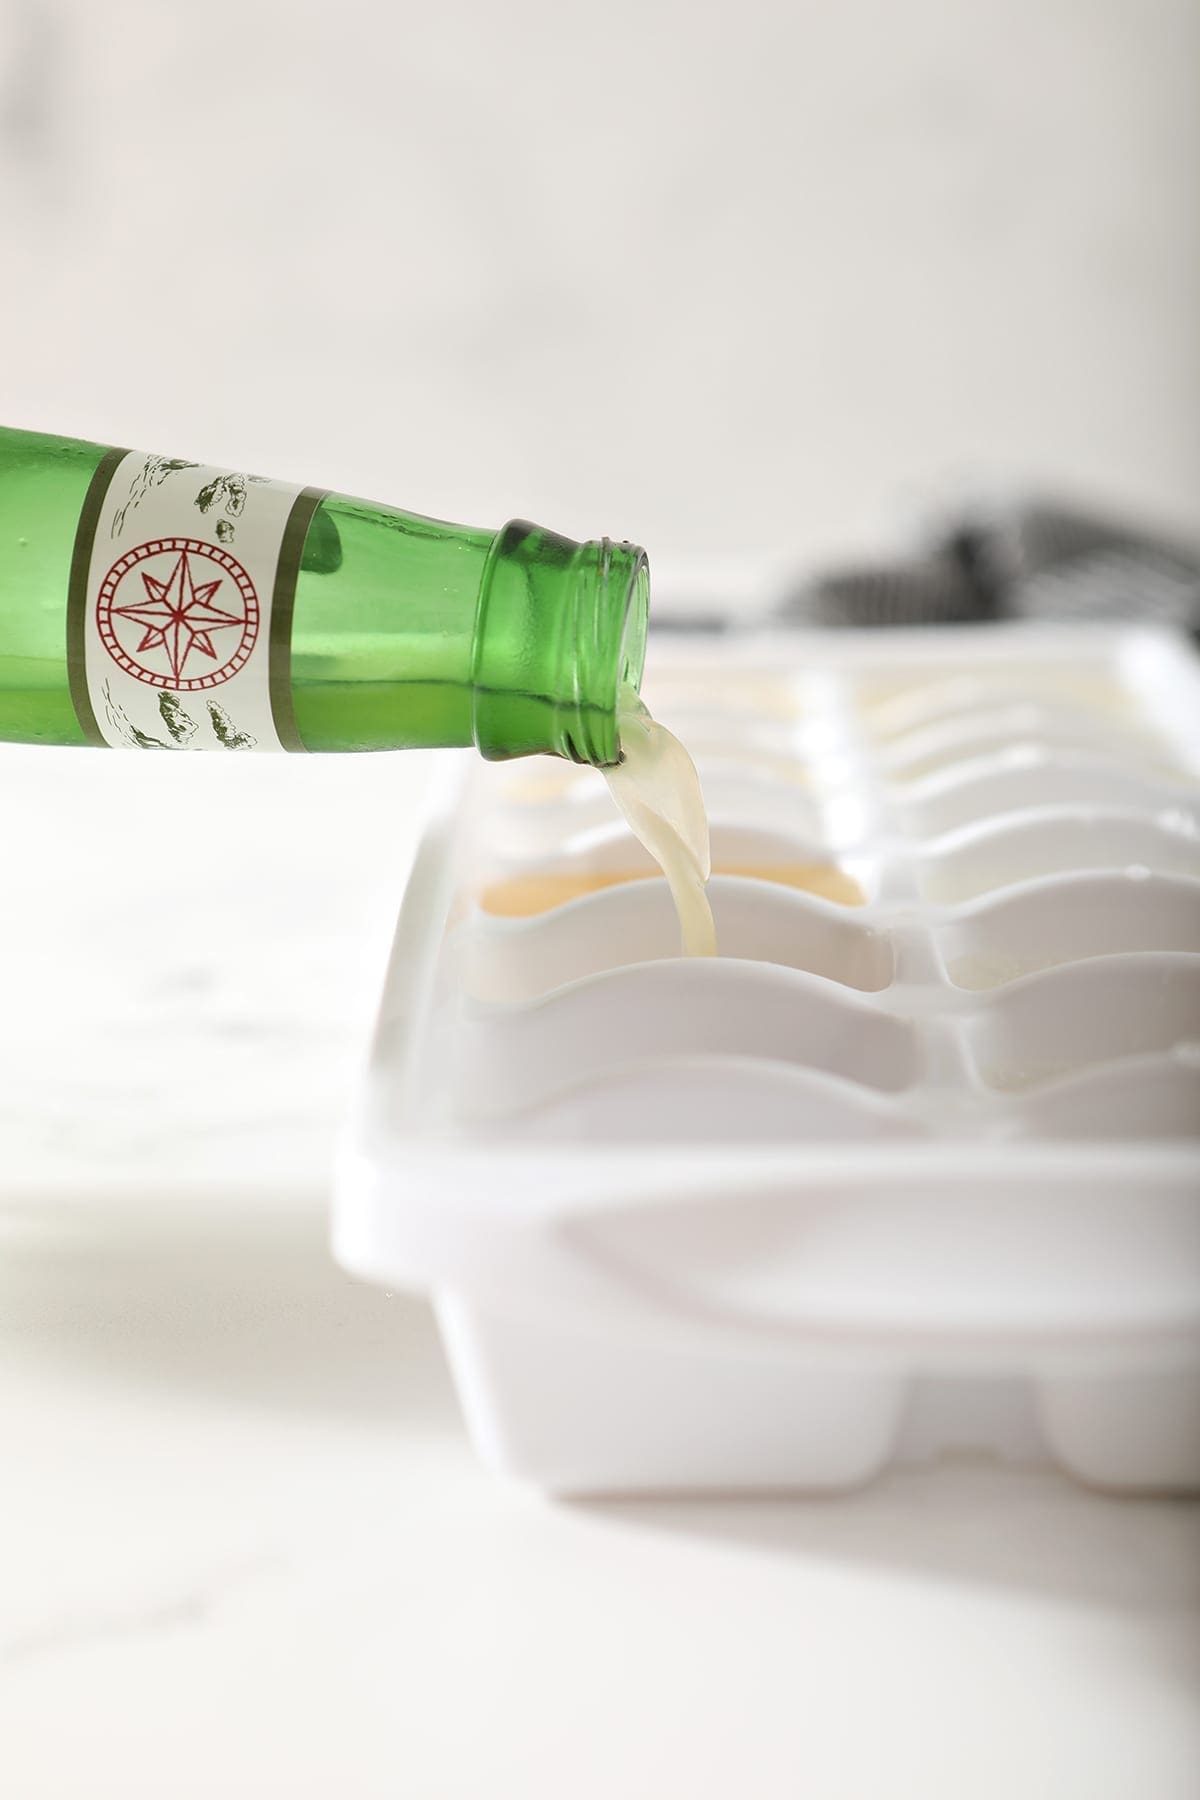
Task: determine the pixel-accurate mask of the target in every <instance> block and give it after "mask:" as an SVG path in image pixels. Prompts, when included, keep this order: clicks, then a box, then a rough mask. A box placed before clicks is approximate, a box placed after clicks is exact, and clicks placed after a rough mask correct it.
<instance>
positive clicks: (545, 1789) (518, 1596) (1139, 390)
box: [0, 0, 1200, 1800]
mask: <svg viewBox="0 0 1200 1800" xmlns="http://www.w3.org/2000/svg"><path fill="white" fill-rule="evenodd" d="M1198 85H1200V14H1198V10H1197V8H1196V6H1195V5H1194V4H1191V3H1187V0H1145V3H1142V4H1137V5H1134V4H1126V3H1125V0H1007V3H1006V4H1001V3H1000V0H981V3H979V4H970V3H969V0H963V3H962V4H953V3H952V0H910V3H909V4H903V5H892V4H887V3H886V0H854V3H849V4H844V5H823V6H816V5H803V6H801V5H796V6H785V5H766V4H761V3H755V0H748V3H744V4H742V5H739V6H738V7H736V8H735V7H732V6H721V7H718V6H712V5H707V4H704V3H703V0H696V3H694V4H692V5H689V6H685V5H675V4H671V5H668V4H664V3H662V0H642V3H641V4H628V5H627V4H624V3H617V4H609V5H606V6H604V7H600V8H590V9H587V10H586V11H585V10H583V9H579V8H574V7H570V6H564V5H562V4H559V5H551V4H548V3H547V4H533V3H531V0H520V3H518V4H515V5H510V6H507V7H501V6H488V5H485V4H484V3H483V0H476V3H475V4H473V5H462V4H460V5H456V6H449V5H439V6H437V7H430V8H428V9H422V10H417V9H415V8H411V7H407V6H385V5H382V4H378V5H366V4H361V3H355V0H342V3H340V4H337V5H332V4H325V5H322V6H320V7H318V6H315V5H311V4H308V3H307V0H303V3H301V0H292V4H280V5H278V6H270V5H266V4H264V3H263V0H243V3H242V4H240V5H239V4H234V3H233V0H211V3H209V4H206V5H204V6H203V7H201V6H198V5H189V6H171V5H163V4H161V3H160V4H152V3H151V0H110V3H109V4H103V3H98V4H88V3H87V0H0V259H2V260H0V334H2V335H0V343H2V345H3V352H2V355H0V416H3V417H4V418H5V419H6V420H9V421H11V422H13V423H21V424H29V425H40V426H43V427H45V428H50V429H57V430H61V431H64V432H74V433H77V434H79V435H84V436H93V437H96V438H98V439H102V440H110V441H111V440H115V441H117V442H124V443H131V444H135V445H138V446H145V447H147V448H157V449H162V450H165V451H169V452H172V453H176V454H181V455H187V456H192V457H196V458H199V459H202V460H211V461H216V462H226V461H228V462H232V463H234V464H237V465H241V466H249V467H252V468H257V469H260V470H262V471H264V472H269V473H273V474H276V475H279V476H281V477H287V478H293V479H296V480H300V481H307V480H311V481H315V482H320V483H325V484H330V485H338V486H341V487H344V488H347V489H349V490H350V491H358V492H365V493H367V494H369V495H373V496H378V497H387V498H392V499H394V500H397V501H399V502H401V503H404V504H407V505H409V506H412V507H415V508H418V509H421V510H426V511H429V512H431V513H435V514H440V515H443V516H448V517H453V518H461V519H464V520H467V521H470V522H473V523H478V524H484V523H492V522H495V523H499V522H500V521H501V520H502V519H503V518H505V517H507V516H509V515H511V514H514V513H517V514H526V515H529V516H532V517H534V518H538V519H541V520H544V521H545V522H547V523H550V524H553V525H556V526H558V527H560V528H562V529H564V530H567V531H569V532H574V533H578V534H583V535H587V534H591V533H594V532H599V531H605V530H607V531H609V532H612V533H614V534H621V533H624V534H628V535H630V536H633V537H635V538H638V539H640V540H641V541H643V542H645V543H646V544H647V545H648V546H649V548H650V550H651V553H652V558H653V559H654V560H655V561H656V563H657V564H658V565H659V567H660V568H662V567H667V568H672V567H675V566H682V565H685V564H687V563H693V564H699V565H702V566H704V567H706V568H709V569H712V568H724V567H728V568H730V569H731V570H733V571H734V575H733V577H732V579H733V583H734V586H735V587H736V585H737V581H738V580H739V579H740V578H741V575H740V573H739V572H743V571H745V570H747V569H749V568H751V567H753V566H756V565H757V564H758V563H760V562H762V561H769V562H779V561H785V560H787V559H789V558H791V557H802V556H808V555H812V554H816V553H820V552H823V551H825V550H832V549H836V548H839V547H841V546H844V545H847V544H851V543H854V542H861V541H863V540H864V539H865V537H866V536H867V535H868V534H870V533H871V532H873V531H875V530H876V529H877V528H878V526H879V522H880V520H882V519H886V518H887V517H888V516H890V512H891V509H892V507H893V506H894V505H895V504H896V503H897V502H898V501H899V502H903V500H904V498H905V497H906V496H907V495H910V494H913V493H918V494H919V493H921V492H922V491H924V490H925V488H926V486H927V484H929V483H930V482H931V481H934V482H936V481H938V480H940V479H942V478H943V477H944V476H945V475H946V474H947V473H953V472H956V471H974V470H980V469H983V470H999V471H1000V472H1001V473H1012V474H1016V475H1020V476H1029V477H1032V478H1041V479H1045V480H1048V481H1051V482H1053V483H1055V484H1062V485H1065V486H1067V487H1070V488H1073V489H1076V490H1078V491H1080V492H1084V493H1091V494H1095V495H1097V496H1099V497H1100V498H1102V499H1105V498H1107V499H1112V500H1115V501H1118V502H1121V503H1124V504H1128V505H1130V506H1132V507H1135V508H1144V509H1146V510H1148V511H1149V512H1150V513H1151V514H1153V515H1155V516H1160V517H1162V518H1163V519H1164V520H1168V521H1170V522H1172V523H1179V524H1183V525H1185V526H1188V525H1194V522H1195V494H1196V491H1197V484H1198V480H1200V429H1198V425H1197V420H1198V419H1200V408H1198V407H1197V399H1198V398H1200V367H1198V364H1200V333H1198V332H1197V330H1196V320H1197V318H1198V317H1200V254H1198V249H1197V234H1198V232H1200V207H1198V206H1197V204H1196V191H1195V190H1196V170H1197V168H1198V167H1200V140H1198V133H1200V126H1198V123H1197V120H1198V118H1200V113H1198V111H1197V107H1196V99H1197V92H1196V90H1197V86H1198ZM235 769H236V774H237V780H236V783H235V782H234V780H233V779H232V776H233V772H234V770H235ZM422 773H423V771H422V769H421V765H420V762H419V759H405V758H399V759H392V758H383V759H373V760H372V761H371V762H370V764H369V765H368V764H365V763H358V764H354V765H350V764H346V763H337V762H335V761H333V760H331V761H330V762H329V763H322V764H317V763H315V762H314V763H308V762H304V761H302V760H300V759H295V760H291V759H283V758H280V759H277V760H276V759H271V758H262V759H256V760H255V762H254V765H253V768H250V769H248V768H247V766H246V764H245V763H240V762H239V763H238V764H236V765H230V764H228V763H225V762H223V761H222V760H221V759H219V758H211V759H207V758H197V759H183V758H178V759H176V758H170V759H166V758H164V759H155V758H150V757H147V758H137V757H130V758H120V759H116V758H112V759H106V758H103V757H96V758H91V757H84V758H81V757H79V756H78V755H77V754H76V753H72V752H67V753H61V754H60V753H55V752H50V751H45V752H37V751H22V750H10V751H6V752H4V754H3V756H2V757H0V802H2V805H3V834H4V855H5V864H4V872H3V884H2V886H0V982H2V985H3V1005H4V1022H3V1029H2V1030H0V1233H2V1243H3V1255H2V1257H0V1445H2V1446H3V1449H2V1450H0V1526H2V1529H0V1785H2V1786H3V1788H4V1791H5V1792H6V1793H9V1792H11V1793H12V1794H13V1795H15V1796H20V1800H43V1797H44V1800H75V1797H76V1796H81V1797H82V1796H86V1797H87V1800H93V1797H95V1796H108V1795H113V1796H120V1800H141V1797H142V1796H145V1797H146V1800H150V1797H153V1800H161V1796H163V1795H164V1794H170V1795H171V1796H172V1800H190V1797H191V1796H196V1797H197V1800H200V1797H201V1796H203V1797H204V1800H211V1796H212V1795H213V1794H214V1793H229V1794H233V1795H237V1796H243V1795H244V1796H247V1797H253V1800H259V1797H260V1796H262V1795H265V1794H271V1795H274V1794H281V1795H282V1794H286V1795H287V1796H288V1797H289V1800H307V1797H308V1796H312V1797H313V1800H318V1797H320V1800H325V1797H326V1796H328V1795H330V1794H332V1793H337V1794H339V1795H344V1796H346V1797H347V1800H368V1797H369V1800H374V1796H377V1795H378V1796H381V1797H383V1796H388V1797H389V1800H391V1797H393V1796H399V1795H404V1796H406V1797H407V1796H410V1795H411V1796H414V1797H417V1796H419V1797H420V1800H426V1796H431V1797H433V1796H436V1797H440V1796H453V1797H455V1800H458V1797H459V1796H462V1797H467V1796H470V1797H474V1796H479V1795H492V1794H504V1795H521V1796H536V1797H537V1800H541V1797H542V1796H545V1797H546V1800H551V1797H552V1800H560V1797H562V1796H565V1795H569V1796H570V1797H571V1800H593V1797H595V1800H601V1797H604V1800H608V1797H609V1796H616V1795H620V1796H622V1797H623V1800H624V1797H626V1796H629V1797H632V1800H643V1797H644V1800H665V1797H668V1796H675V1795H679V1796H686V1797H687V1800H710V1797H711V1800H727V1797H728V1796H731V1795H742V1794H745V1795H753V1796H755V1797H756V1800H758V1797H760V1796H762V1797H766V1800H775V1796H780V1797H782V1796H792V1795H800V1794H804V1795H809V1794H811V1795H814V1796H819V1797H820V1800H827V1797H828V1800H840V1797H841V1796H845V1797H846V1800H862V1797H863V1796H871V1800H875V1797H876V1796H879V1797H885V1796H886V1797H888V1800H890V1797H891V1796H908V1795H913V1796H920V1800H940V1797H941V1796H946V1797H947V1800H950V1797H953V1800H962V1797H963V1796H966V1795H970V1796H971V1797H972V1800H992V1797H993V1796H994V1797H995V1800H1001V1797H1003V1800H1011V1796H1013V1795H1020V1796H1022V1800H1074V1797H1075V1796H1078V1797H1079V1800H1127V1797H1128V1796H1129V1795H1131V1794H1135V1793H1136V1794H1145V1795H1147V1796H1149V1795H1153V1796H1154V1800H1183V1797H1184V1796H1185V1795H1187V1796H1190V1795H1192V1794H1194V1792H1195V1781H1196V1770H1197V1767H1198V1766H1200V1730H1198V1728H1197V1721H1196V1714H1195V1708H1194V1701H1193V1696H1194V1693H1195V1690H1196V1685H1197V1673H1198V1671H1197V1659H1196V1648H1195V1645H1196V1630H1195V1622H1196V1621H1195V1612H1196V1597H1197V1586H1198V1574H1200V1571H1198V1568H1197V1549H1196V1542H1197V1533H1196V1530H1195V1516H1194V1511H1193V1510H1192V1509H1190V1508H1186V1507H1181V1506H1178V1505H1170V1504H1167V1503H1155V1502H1130V1503H1113V1502H1110V1501H1106V1500H1102V1499H1100V1498H1097V1497H1090V1496H1088V1495H1086V1494H1083V1493H1082V1492H1080V1491H1078V1490H1075V1489H1073V1488H1071V1487H1069V1486H1068V1485H1067V1484H1065V1483H1060V1482H1058V1481H1057V1480H1056V1479H1054V1478H1053V1477H1052V1476H1050V1475H1049V1474H1043V1473H1038V1472H1032V1471H1001V1470H996V1469H992V1468H988V1467H986V1466H974V1465H960V1466H950V1467H946V1468H942V1469H934V1470H925V1471H917V1472H912V1473H907V1474H897V1475H893V1476H891V1477H889V1478H887V1479H885V1480H884V1481H883V1482H882V1483H880V1484H878V1485H876V1486H875V1487H873V1488H872V1489H870V1490H868V1491H867V1492H865V1493H863V1494H862V1495H859V1496H856V1497H852V1498H849V1499H846V1500H840V1501H829V1502H820V1503H813V1504H803V1503H796V1502H779V1503H776V1504H755V1505H751V1506H737V1505H730V1504H718V1503H705V1504H703V1505H699V1506H687V1505H683V1504H674V1503H673V1504H670V1505H658V1506H656V1505H654V1504H652V1503H639V1504H632V1503H631V1504H629V1505H627V1506H624V1507H619V1508H614V1507H600V1508H586V1507H572V1508H552V1507H548V1506H546V1505H544V1504H543V1503H541V1502H540V1501H538V1500H537V1499H536V1498H534V1497H532V1496H528V1495H525V1494H522V1493H519V1492H513V1491H510V1490H508V1489H506V1488H504V1487H503V1486H501V1485H499V1484H496V1483H494V1482H491V1481H489V1480H488V1479H486V1478H484V1477H483V1476H482V1475H481V1474H480V1473H479V1472H478V1471H477V1469H476V1467H475V1464H474V1462H473V1460H472V1458H471V1455H470V1453H469V1451H468V1449H467V1447H466V1445H465V1443H464V1441H463V1437H462V1433H461V1428H460V1425H459V1422H458V1417H457V1413H456V1409H455V1406H454V1403H453V1400H452V1398H451V1396H450V1394H449V1391H448V1387H447V1383H446V1378H445V1375H444V1372H443V1369H442V1364H441V1361H440V1354H439V1352H438V1350H437V1347H436V1342H435V1339H434V1336H433V1332H432V1327H431V1324H430V1321H429V1318H428V1315H427V1312H426V1310H425V1308H424V1306H423V1304H422V1303H421V1302H419V1301H416V1300H410V1299H404V1298H400V1297H390V1298H389V1297H387V1296H385V1295H383V1294H380V1293H375V1292H371V1291H369V1290H366V1289H363V1288H359V1287H356V1286H355V1285H354V1284H352V1283H351V1282H349V1281H348V1280H346V1279H345V1278H343V1277H342V1276H340V1275H339V1274H338V1273H337V1272H336V1271H335V1270H334V1269H333V1268H332V1266H331V1265H330V1263H329V1261H328V1258H327V1255H326V1252H325V1246H324V1219H323V1198H324V1190H325V1174H326V1168H327V1163H328V1156H329V1147H330V1144H331V1141H332V1135H333V1131H334V1128H335V1125H336V1122H337V1120H338V1118H339V1117H340V1116H341V1114H342V1112H343V1110H344V1107H345V1104H346V1099H347V1095H348V1094H349V1092H350V1090H351V1086H352V1082H353V1076H354V1071H355V1068H356V1066H357V1063H358V1060H359V1058H360V1057H361V1055H362V1051H363V1044H364V1039H365V1033H366V1029H367V1024H368V1020H369V1017H370V1012H371V1006H372V1003H373V996H374V993H375V992H376V990H377V987H378V982H379V978H380V971H381V965H382V959H383V956H384V953H385V947H386V941H387V936H388V932H389V929H390V924H391V919H392V916H393V914H394V910H395V905H396V901H397V898H398V893H399V889H400V886H401V883H402V880H403V875H404V871H405V868H406V866H407V858H408V855H409V852H410V848H411V823H410V821H411V818H412V815H413V806H414V802H415V795H416V790H417V788H418V787H419V784H420V781H421V778H422Z"/></svg>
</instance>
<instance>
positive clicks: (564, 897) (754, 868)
mask: <svg viewBox="0 0 1200 1800" xmlns="http://www.w3.org/2000/svg"><path fill="white" fill-rule="evenodd" d="M713 875H714V876H722V875H733V876H736V877H738V878H739V879H740V880H743V881H766V882H770V883H772V884H774V885H775V886H778V887H787V888H794V889H796V890H797V891H798V892H800V893H805V894H815V895H816V896H817V897H818V898H819V899H821V900H832V901H834V902H835V903H836V904H837V905H838V906H865V905H866V903H867V896H866V894H865V893H864V892H863V890H862V888H861V887H860V886H859V884H858V882H857V881H855V879H854V877H853V876H852V875H848V874H847V873H846V871H845V869H840V868H839V867H838V866H837V864H836V863H759V864H739V863H717V864H714V866H713ZM661 879H662V877H661V876H656V875H655V873H654V871H653V870H650V869H611V870H609V869H600V870H587V869H552V870H540V871H537V872H534V873H531V874H527V875H507V876H502V877H500V878H499V879H497V880H495V881H492V882H489V883H488V885H487V886H486V887H485V888H484V889H483V891H482V892H481V894H480V896H479V905H480V907H481V908H482V910H483V911H484V912H485V913H488V914H490V915H491V916H492V917H493V918H499V919H528V918H532V917H534V916H535V915H536V914H538V913H545V912H550V911H552V910H553V908H555V907H558V906H565V905H566V904H567V902H568V901H570V900H582V899H583V898H584V896H585V895H587V894H598V893H600V892H601V891H602V890H603V889H605V888H610V887H617V886H620V885H621V884H623V883H624V882H627V881H653V880H661ZM719 950H720V942H719V940H718V951H719Z"/></svg>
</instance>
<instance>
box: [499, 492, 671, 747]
mask: <svg viewBox="0 0 1200 1800" xmlns="http://www.w3.org/2000/svg"><path fill="white" fill-rule="evenodd" d="M649 601H650V578H649V570H648V566H647V562H646V554H645V552H644V551H643V550H641V549H639V548H638V546H637V545H635V544H625V543H621V544H614V543H612V542H611V541H610V540H609V539H607V538H598V539H593V540H592V541H590V542H589V543H585V544H579V543H575V542H573V541H572V540H571V539H569V538H562V537H559V536H558V535H557V534H556V533H554V532H549V531H543V530H541V529H540V528H539V527H538V526H534V525H529V524H526V523H525V522H524V521H523V520H514V521H513V522H512V523H510V524H508V525H506V526H505V527H504V528H503V530H502V531H500V532H499V533H497V536H496V538H495V539H494V540H493V543H492V547H491V549H490V551H489V553H488V560H487V565H486V567H485V569H484V574H483V579H482V581H481V583H480V593H479V603H478V610H477V614H476V623H475V640H474V645H473V655H472V671H471V674H472V720H473V730H474V736H475V742H476V745H477V746H478V748H479V750H480V751H481V752H482V754H483V755H484V756H486V757H491V758H504V757H513V756H528V755H532V754H535V753H537V752H539V751H541V752H545V753H549V754H551V755H554V756H564V757H567V758H569V759H570V760H571V761H572V762H581V763H592V764H595V765H597V766H599V767H608V766H610V765H612V764H613V763H616V762H618V761H619V760H620V739H619V727H618V722H617V713H618V708H619V705H620V701H621V695H622V692H623V690H628V689H629V688H633V689H635V690H636V689H637V688H638V687H639V686H640V684H641V679H642V671H643V667H644V664H645V657H646V626H647V618H648V613H649Z"/></svg>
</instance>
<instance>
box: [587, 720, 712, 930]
mask: <svg viewBox="0 0 1200 1800" xmlns="http://www.w3.org/2000/svg"><path fill="white" fill-rule="evenodd" d="M618 723H619V729H620V743H621V760H620V762H619V763H617V764H615V765H614V766H613V767H612V768H610V769H605V770H603V771H602V773H603V775H604V779H605V780H606V781H607V783H608V791H609V793H610V794H611V795H612V797H613V799H614V800H615V801H616V804H617V808H618V810H619V811H620V812H621V813H622V815H623V816H624V819H625V822H626V824H627V825H628V826H629V829H630V830H631V831H632V832H633V835H634V837H636V838H637V839H638V841H639V843H641V844H642V845H643V846H644V848H645V849H646V850H648V851H649V853H650V855H651V856H652V857H653V858H654V860H655V862H656V863H657V864H658V866H659V868H660V869H661V870H662V872H663V874H664V875H665V876H666V878H667V882H668V885H669V886H670V889H671V898H672V899H673V900H674V902H675V911H676V912H677V913H678V915H679V929H680V933H681V935H682V938H683V953H684V955H685V956H715V955H716V953H717V934H716V930H715V928H714V925H713V916H712V908H711V907H710V906H709V904H708V894H707V892H706V883H707V881H708V877H709V875H710V874H711V872H712V858H711V854H710V850H709V841H708V813H707V812H706V810H705V806H704V795H703V794H702V793H701V791H700V777H699V776H698V775H697V773H696V765H695V763H694V762H693V761H692V759H691V757H690V756H689V755H688V753H687V751H686V750H685V749H684V747H683V745H682V744H681V743H680V742H679V739H678V738H677V737H674V736H672V734H671V733H670V732H669V731H668V730H667V728H666V726H665V725H660V724H659V723H658V721H657V720H656V719H652V718H651V717H650V714H649V712H648V711H647V710H646V708H645V706H644V705H643V704H642V701H641V699H640V698H639V696H638V695H637V694H636V693H635V692H634V691H633V690H632V689H627V690H626V691H625V693H624V694H623V695H622V698H621V707H620V711H619V714H618Z"/></svg>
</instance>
